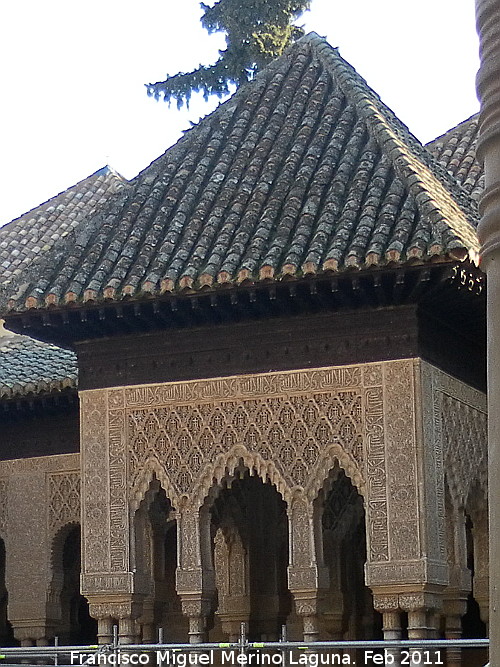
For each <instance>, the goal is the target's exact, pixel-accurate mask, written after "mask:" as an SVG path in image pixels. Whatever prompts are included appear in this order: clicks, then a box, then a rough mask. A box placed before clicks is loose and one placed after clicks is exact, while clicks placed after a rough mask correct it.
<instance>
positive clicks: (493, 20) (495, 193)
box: [476, 0, 500, 665]
mask: <svg viewBox="0 0 500 667" xmlns="http://www.w3.org/2000/svg"><path fill="white" fill-rule="evenodd" d="M499 16H500V0H476V17H477V26H478V31H479V42H480V55H481V66H480V69H479V73H478V76H477V91H478V95H479V98H480V100H481V115H480V137H479V144H478V156H479V158H480V159H482V160H483V162H484V171H485V192H484V195H483V197H482V199H481V202H480V213H481V216H482V218H481V222H480V225H479V228H478V233H479V237H480V240H481V242H482V244H483V248H482V266H483V268H484V269H485V270H486V272H487V275H488V291H487V329H488V335H487V340H488V405H489V419H488V469H489V488H488V495H489V502H488V505H489V508H490V518H489V523H490V529H489V536H490V538H489V539H490V558H489V561H490V614H489V620H490V664H492V665H498V664H500V618H499V615H500V585H499V582H500V477H499V476H498V470H499V469H500V413H499V411H498V405H499V404H500V21H499V20H498V17H499Z"/></svg>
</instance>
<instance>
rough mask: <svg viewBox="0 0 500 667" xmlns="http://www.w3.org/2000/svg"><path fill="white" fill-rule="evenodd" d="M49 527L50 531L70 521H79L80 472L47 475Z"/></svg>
mask: <svg viewBox="0 0 500 667" xmlns="http://www.w3.org/2000/svg"><path fill="white" fill-rule="evenodd" d="M49 498H50V504H49V527H50V529H51V530H52V531H54V530H57V529H58V528H60V527H61V526H64V525H66V524H67V523H71V522H78V523H79V522H80V474H79V473H77V472H67V473H54V474H51V475H49Z"/></svg>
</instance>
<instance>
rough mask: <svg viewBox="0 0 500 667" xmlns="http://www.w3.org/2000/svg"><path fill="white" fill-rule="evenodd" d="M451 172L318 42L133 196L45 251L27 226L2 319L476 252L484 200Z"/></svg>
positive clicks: (143, 181)
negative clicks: (30, 240)
mask: <svg viewBox="0 0 500 667" xmlns="http://www.w3.org/2000/svg"><path fill="white" fill-rule="evenodd" d="M464 141H465V139H464ZM432 150H434V149H432ZM436 150H437V149H436ZM455 153H457V154H458V148H457V150H456V151H455ZM438 157H440V159H441V158H442V155H441V156H438ZM462 162H464V160H462ZM454 164H455V163H454V161H453V158H452V157H450V160H449V162H448V164H446V167H448V168H450V167H451V166H453V168H455V167H454ZM451 171H453V169H451ZM456 172H457V173H454V174H453V175H452V174H449V173H448V171H447V169H445V168H443V166H441V165H440V164H439V162H438V161H436V160H435V158H434V157H433V156H432V155H431V153H430V152H429V151H428V150H427V149H425V148H424V147H423V146H422V145H421V144H420V142H418V140H417V139H415V138H414V137H413V136H412V135H411V134H410V132H409V131H408V129H407V128H406V127H405V126H404V125H403V124H402V123H401V122H400V121H399V120H398V119H397V118H396V116H395V115H394V114H393V113H392V112H391V111H390V110H389V109H388V108H387V107H386V106H385V105H384V104H383V103H382V102H381V101H380V99H379V97H378V96H377V95H376V94H375V93H374V92H373V91H372V90H371V89H370V88H369V86H368V85H367V84H366V82H365V81H364V80H363V79H362V78H361V77H360V76H359V75H358V74H357V73H356V71H355V70H354V69H353V68H352V67H351V66H350V65H349V64H348V63H347V62H346V61H345V60H343V59H342V58H341V56H340V55H339V53H338V51H337V50H336V49H333V48H332V47H331V46H330V45H329V44H328V43H327V42H326V41H325V40H324V39H322V38H320V37H318V36H317V35H316V34H315V33H311V34H310V35H307V36H306V37H304V38H302V39H301V40H299V41H298V42H297V43H295V44H294V45H293V46H292V47H291V48H290V49H289V50H288V51H287V52H286V53H285V54H284V55H283V56H282V57H281V58H279V59H277V60H276V61H274V62H273V63H272V64H271V65H269V66H268V67H267V68H265V69H264V70H263V71H262V72H260V73H259V75H258V76H257V77H256V78H255V80H254V81H252V82H250V83H249V84H248V85H246V86H244V87H242V88H241V89H240V90H239V91H238V92H237V93H236V94H235V95H234V96H233V97H232V98H231V99H230V100H228V101H227V102H225V103H224V104H222V105H221V106H220V107H219V108H218V109H217V110H216V111H215V112H214V113H212V114H211V115H209V116H207V117H206V118H205V119H204V120H202V121H201V122H200V123H199V125H197V126H196V127H195V128H193V129H192V130H190V131H189V132H188V133H186V135H185V136H184V138H183V139H181V140H180V141H179V142H178V143H177V144H176V145H175V146H173V147H172V148H170V149H169V150H167V151H166V153H165V154H164V155H163V156H161V157H160V158H158V159H157V160H156V161H155V162H153V163H152V164H151V165H150V166H149V167H148V168H147V169H145V170H144V171H143V172H141V174H139V175H138V176H137V177H136V178H135V179H134V180H133V181H131V182H130V186H129V187H126V188H122V190H121V191H120V192H118V193H116V194H114V195H112V196H111V197H107V195H104V196H103V200H106V199H107V201H103V202H102V206H100V207H97V208H96V207H93V208H92V207H88V210H87V213H86V214H85V213H83V212H82V214H80V212H79V213H78V214H77V215H76V217H75V218H70V220H71V221H70V222H68V224H67V226H66V228H65V229H64V230H63V231H61V229H59V226H58V225H57V223H56V221H55V220H54V225H55V227H52V230H53V231H52V234H53V236H52V235H51V234H48V236H49V238H50V239H51V241H50V242H49V243H48V244H47V246H48V247H46V246H45V245H41V244H40V243H37V244H36V246H33V247H32V248H31V246H30V248H29V250H28V248H27V245H25V246H24V247H23V246H22V245H21V241H19V240H18V239H19V235H21V232H22V229H23V226H22V225H21V224H19V223H17V227H18V229H19V232H15V233H14V235H13V242H12V245H11V246H10V247H15V245H14V244H16V245H17V246H18V247H17V248H16V250H18V251H19V260H18V264H17V265H13V268H11V269H9V270H10V271H11V273H17V275H16V276H15V279H14V280H12V282H11V284H9V285H7V286H6V287H4V289H3V295H2V299H1V301H2V304H1V306H2V310H3V311H5V310H9V309H10V310H12V311H22V310H25V309H29V308H46V307H49V306H57V305H59V306H65V305H66V304H72V305H74V304H75V303H76V304H79V303H80V304H84V303H87V302H98V301H104V300H108V301H109V300H120V299H123V298H142V297H144V296H148V295H149V296H151V295H153V296H154V295H160V294H164V293H170V292H177V291H182V290H184V289H186V288H189V289H191V290H196V289H203V288H204V289H206V288H210V287H212V288H216V287H217V286H218V285H225V286H227V285H230V286H231V285H238V284H241V283H243V282H245V281H252V282H257V281H260V280H269V279H272V280H279V279H281V278H284V277H287V278H289V277H296V278H300V277H302V276H304V275H318V274H321V273H323V272H342V271H346V270H353V269H364V268H369V267H384V266H387V265H404V264H407V263H412V264H413V263H425V262H428V261H435V260H436V259H438V260H446V259H453V258H454V259H457V258H459V259H465V258H466V257H468V258H471V259H474V258H475V257H476V255H477V252H478V249H479V243H478V239H477V235H476V232H475V224H476V222H477V212H476V206H475V203H474V202H473V201H472V200H471V197H470V196H469V195H468V193H467V191H466V190H465V189H464V188H462V187H461V186H460V184H459V182H458V181H457V178H458V176H459V175H460V174H461V173H462V171H461V170H460V168H457V170H456ZM455 176H456V177H457V178H455ZM466 180H467V179H465V181H466ZM465 181H464V186H465ZM56 199H57V198H56ZM68 210H69V207H68ZM28 215H29V214H28ZM68 216H69V214H68ZM25 217H26V216H23V219H24V218H25ZM15 224H16V222H15V223H11V225H15ZM44 225H45V223H42V224H41V225H40V229H41V228H44ZM14 237H15V239H14ZM2 241H3V239H2V238H1V237H0V248H1V247H2V246H1V244H2ZM28 245H29V244H28ZM30 253H31V254H30ZM28 255H29V258H28ZM35 255H36V256H37V257H36V260H35V259H34V256H35ZM10 261H11V262H12V259H11V260H10ZM23 262H24V263H23ZM29 262H31V272H26V273H25V271H24V268H22V267H24V266H27V263H29Z"/></svg>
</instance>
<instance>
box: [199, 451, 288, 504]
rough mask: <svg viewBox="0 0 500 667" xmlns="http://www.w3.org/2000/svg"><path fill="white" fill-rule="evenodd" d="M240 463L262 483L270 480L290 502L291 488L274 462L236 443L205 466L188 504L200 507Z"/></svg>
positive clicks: (231, 474)
mask: <svg viewBox="0 0 500 667" xmlns="http://www.w3.org/2000/svg"><path fill="white" fill-rule="evenodd" d="M241 463H243V466H244V467H245V468H247V469H248V470H249V472H250V474H252V473H255V474H256V475H257V476H258V477H259V478H260V479H261V480H262V482H263V483H264V484H265V483H266V482H270V483H271V484H272V485H273V486H274V487H275V488H276V491H277V492H278V493H279V494H280V495H281V497H282V498H283V500H284V501H285V502H286V503H287V504H288V503H289V502H290V499H291V489H290V487H289V485H288V484H287V483H286V481H285V480H284V478H283V476H282V475H281V474H280V472H279V471H278V469H277V468H276V466H275V465H274V463H273V462H272V461H266V460H264V459H263V458H262V456H261V455H260V454H259V453H258V452H252V451H249V450H248V449H247V448H246V447H244V446H243V445H236V446H235V447H232V448H231V449H230V450H229V451H228V452H224V453H221V454H219V455H218V456H217V457H216V459H215V461H214V462H213V463H212V464H209V465H208V466H207V468H206V469H205V471H204V472H203V474H202V475H201V478H200V480H199V482H198V484H197V485H196V486H195V487H194V489H193V492H192V494H190V496H189V499H190V504H192V506H193V507H196V508H200V507H201V506H202V505H203V504H204V503H205V500H206V499H207V498H209V497H210V495H211V491H212V490H213V489H216V488H217V487H220V485H221V483H222V481H223V479H224V478H225V477H231V476H233V475H234V473H235V471H236V469H237V468H238V466H239V465H241Z"/></svg>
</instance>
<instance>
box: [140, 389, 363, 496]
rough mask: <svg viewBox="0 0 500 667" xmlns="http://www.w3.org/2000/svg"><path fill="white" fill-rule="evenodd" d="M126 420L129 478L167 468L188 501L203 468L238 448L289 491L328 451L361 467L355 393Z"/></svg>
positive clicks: (167, 410)
mask: <svg viewBox="0 0 500 667" xmlns="http://www.w3.org/2000/svg"><path fill="white" fill-rule="evenodd" d="M128 420H129V423H128V429H129V431H128V442H129V443H130V451H129V456H130V464H131V472H132V475H133V476H134V475H135V474H136V473H137V472H138V471H139V470H140V469H141V467H142V465H143V463H144V462H145V461H146V460H147V459H148V458H149V457H151V456H154V457H155V458H158V459H159V461H160V462H161V463H162V464H163V465H165V466H166V469H167V471H168V474H169V477H170V478H171V481H172V483H173V484H174V486H175V487H176V489H177V491H178V493H187V492H188V491H189V490H190V489H191V488H192V485H193V481H194V480H195V479H196V477H197V475H198V473H199V471H200V470H202V469H203V467H204V466H205V465H206V464H207V463H208V462H210V461H212V460H213V459H214V458H215V457H216V456H217V454H219V453H222V452H226V451H228V450H230V449H231V448H232V447H233V446H234V445H237V444H242V445H244V446H246V448H247V449H248V450H249V451H254V452H257V453H259V454H260V456H261V457H262V458H263V459H264V460H269V459H272V460H273V461H274V463H275V464H276V466H277V468H278V469H279V471H280V473H281V474H282V475H283V477H284V478H285V480H286V481H287V482H288V483H289V484H290V485H291V486H294V485H299V486H305V485H306V481H307V479H308V478H309V476H310V473H311V470H312V469H313V468H314V466H315V464H316V463H317V461H318V459H319V457H320V454H321V451H322V449H325V448H326V447H327V446H328V445H331V444H333V443H338V444H340V445H341V446H342V449H343V450H344V451H346V452H348V453H349V454H350V455H351V456H352V457H353V458H354V460H355V461H356V462H357V463H358V465H359V467H360V468H361V467H362V465H361V464H362V459H363V437H362V423H363V419H362V401H361V393H360V391H359V390H358V389H345V390H342V391H338V392H335V393H331V392H330V393H317V394H314V395H312V396H307V397H306V396H287V397H273V398H268V399H264V398H261V399H251V400H246V401H241V400H239V401H224V402H217V403H210V404H205V405H204V404H198V405H196V406H193V405H176V406H172V407H170V406H169V407H159V408H155V409H151V408H147V409H135V410H132V411H129V413H128Z"/></svg>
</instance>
